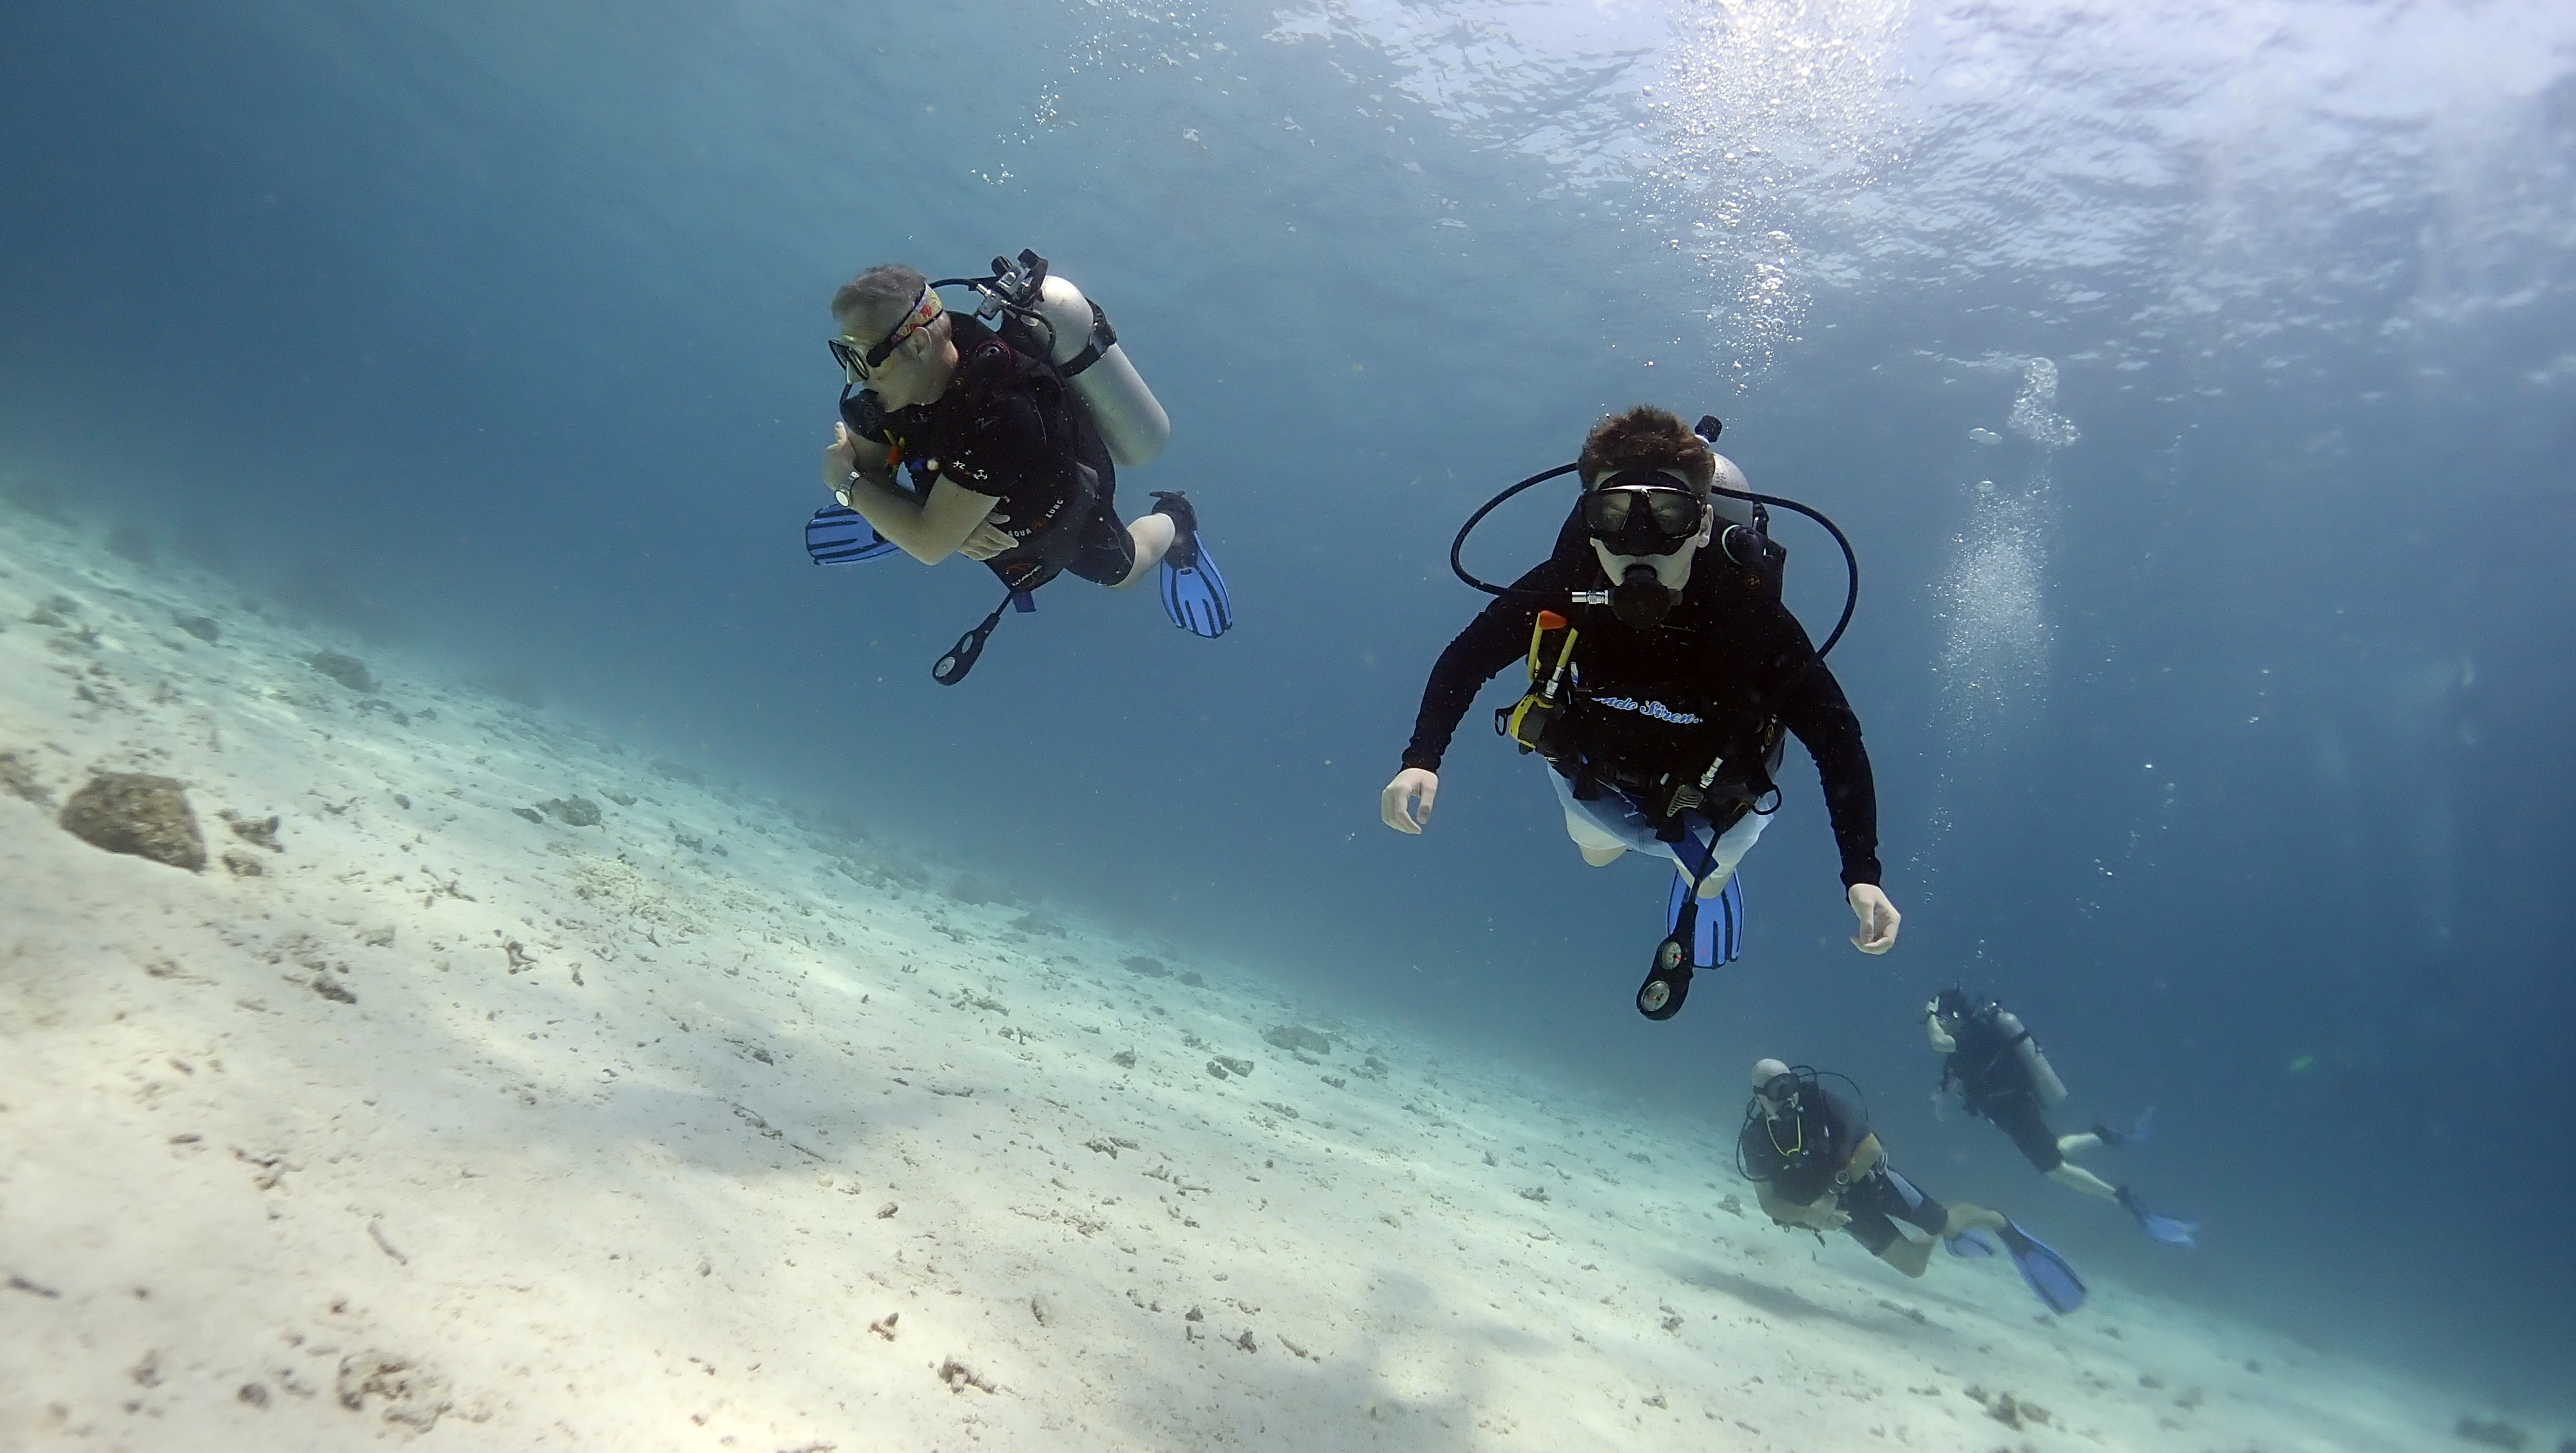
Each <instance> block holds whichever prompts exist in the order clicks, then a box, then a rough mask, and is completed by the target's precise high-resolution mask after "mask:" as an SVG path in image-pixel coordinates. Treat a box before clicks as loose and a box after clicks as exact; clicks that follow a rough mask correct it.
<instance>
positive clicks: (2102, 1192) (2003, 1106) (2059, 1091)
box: [1923, 986, 2200, 1246]
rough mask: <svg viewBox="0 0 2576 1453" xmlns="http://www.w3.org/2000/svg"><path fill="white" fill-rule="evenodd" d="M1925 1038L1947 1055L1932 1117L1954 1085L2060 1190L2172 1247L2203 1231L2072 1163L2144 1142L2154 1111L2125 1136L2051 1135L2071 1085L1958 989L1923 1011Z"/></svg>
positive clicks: (2015, 1028)
mask: <svg viewBox="0 0 2576 1453" xmlns="http://www.w3.org/2000/svg"><path fill="white" fill-rule="evenodd" d="M1923 1036H1924V1038H1925V1039H1927V1040H1929V1041H1931V1044H1932V1052H1933V1053H1935V1054H1938V1055H1942V1056H1945V1058H1943V1060H1942V1061H1941V1083H1940V1084H1939V1085H1938V1086H1937V1087H1935V1088H1934V1089H1933V1091H1932V1108H1933V1111H1934V1113H1936V1114H1937V1113H1939V1111H1940V1108H1941V1102H1942V1098H1943V1097H1944V1096H1946V1095H1947V1094H1948V1093H1949V1092H1950V1090H1951V1089H1952V1088H1953V1087H1956V1088H1957V1090H1958V1091H1959V1100H1960V1104H1961V1106H1962V1107H1963V1108H1964V1109H1966V1110H1967V1112H1968V1113H1969V1114H1971V1115H1974V1116H1977V1117H1979V1118H1980V1119H1984V1120H1990V1121H1992V1122H1994V1124H1995V1127H1996V1128H1997V1129H1999V1130H2001V1131H2003V1132H2004V1133H2005V1134H2006V1135H2009V1136H2011V1137H2012V1143H2013V1144H2014V1145H2015V1146H2016V1147H2018V1148H2019V1149H2020V1151H2021V1153H2022V1154H2023V1155H2024V1156H2026V1157H2028V1158H2029V1160H2030V1163H2031V1164H2032V1165H2034V1166H2037V1167H2038V1168H2039V1172H2040V1174H2042V1175H2044V1176H2046V1177H2048V1178H2049V1179H2050V1180H2053V1181H2055V1182H2057V1183H2058V1184H2059V1185H2061V1186H2066V1187H2068V1188H2070V1189H2073V1190H2076V1191H2079V1192H2081V1193H2083V1194H2085V1195H2088V1196H2093V1197H2096V1198H2097V1199H2100V1200H2105V1201H2111V1202H2114V1203H2116V1204H2117V1205H2118V1206H2119V1207H2120V1209H2122V1210H2124V1211H2126V1212H2128V1213H2129V1215H2130V1216H2131V1217H2133V1218H2134V1219H2135V1220H2136V1221H2137V1223H2138V1227H2139V1229H2140V1230H2143V1231H2145V1232H2146V1233H2147V1235H2149V1236H2150V1237H2153V1238H2154V1239H2155V1240H2158V1241H2161V1242H2163V1243H2164V1244H2165V1245H2167V1246H2189V1245H2191V1244H2192V1237H2193V1235H2194V1233H2196V1232H2197V1231H2198V1230H2199V1229H2200V1228H2199V1226H2198V1225H2197V1224H2196V1223H2194V1222H2190V1221H2184V1220H2178V1219H2176V1218H2175V1217H2172V1216H2160V1215H2158V1214H2156V1213H2155V1212H2153V1211H2150V1210H2148V1209H2147V1205H2146V1203H2145V1202H2144V1201H2141V1200H2140V1199H2138V1193H2137V1192H2135V1191H2133V1190H2131V1189H2130V1188H2128V1187H2127V1186H2114V1185H2112V1184H2111V1183H2110V1182H2108V1181H2106V1180H2104V1179H2102V1178H2101V1177H2100V1176H2097V1175H2095V1174H2093V1172H2091V1171H2089V1170H2086V1169H2085V1168H2084V1167H2082V1166H2080V1165H2076V1164H2075V1163H2073V1162H2072V1161H2069V1160H2068V1159H2067V1157H2068V1156H2070V1155H2075V1154H2078V1153H2080V1152H2083V1151H2087V1150H2091V1149H2093V1148H2094V1147H2096V1146H2101V1145H2112V1146H2118V1145H2128V1144H2132V1143H2134V1142H2137V1141H2141V1140H2144V1139H2146V1138H2147V1128H2148V1126H2149V1124H2150V1123H2151V1121H2152V1120H2153V1117H2154V1115H2155V1111H2153V1110H2152V1109H2151V1110H2149V1111H2148V1112H2147V1113H2146V1114H2144V1115H2141V1116H2139V1117H2138V1123H2137V1124H2136V1125H2135V1126H2133V1127H2132V1128H2131V1129H2129V1130H2127V1131H2126V1132H2123V1131H2118V1130H2113V1129H2112V1128H2111V1127H2110V1126H2108V1125H2103V1124H2099V1123H2097V1124H2095V1125H2094V1127H2093V1128H2092V1129H2091V1130H2089V1131H2078V1132H2077V1133H2075V1134H2073V1135H2058V1134H2055V1133H2054V1132H2052V1131H2050V1129H2049V1128H2048V1119H2047V1115H2048V1112H2049V1111H2050V1110H2053V1109H2055V1108H2056V1107H2057V1106H2058V1105H2060V1104H2062V1103H2064V1102H2065V1100H2066V1085H2065V1083H2064V1082H2063V1081H2061V1080H2059V1079H2058V1078H2057V1071H2056V1070H2054V1069H2052V1068H2050V1067H2049V1063H2048V1056H2047V1055H2045V1054H2043V1053H2041V1052H2040V1048H2039V1041H2037V1040H2035V1039H2033V1038H2031V1037H2030V1031H2029V1030H2028V1029H2026V1028H2024V1027H2023V1026H2022V1022H2021V1020H2020V1019H2019V1018H2018V1017H2016V1016H2015V1015H2014V1014H2013V1012H2012V1011H2011V1010H2009V1009H2006V1008H2004V1007H2003V1006H2002V1005H2001V1004H1998V1003H1996V1002H1995V1001H1994V1000H1991V999H1989V1000H1986V1001H1984V1002H1983V1003H1980V1002H1978V1001H1976V1000H1973V999H1971V998H1969V997H1968V991H1967V990H1965V989H1962V988H1958V987H1956V986H1953V987H1951V988H1947V989H1944V990H1942V991H1941V992H1940V993H1939V994H1938V995H1937V996H1935V997H1934V998H1933V1000H1932V1002H1931V1003H1929V1004H1926V1005H1924V1006H1923Z"/></svg>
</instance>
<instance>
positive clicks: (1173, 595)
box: [1154, 490, 1234, 641]
mask: <svg viewBox="0 0 2576 1453" xmlns="http://www.w3.org/2000/svg"><path fill="white" fill-rule="evenodd" d="M1154 513H1156V514H1158V515H1169V516H1170V517H1171V520H1172V526H1173V530H1174V533H1173V536H1172V548H1171V549H1170V550H1168V551H1166V552H1165V553H1164V555H1163V563H1162V565H1161V566H1160V567H1159V568H1158V574H1159V576H1160V579H1159V581H1158V582H1157V589H1158V592H1159V593H1160V594H1161V596H1162V598H1163V614H1165V615H1167V616H1170V617H1171V618H1172V624H1173V625H1176V626H1179V627H1180V628H1181V629H1182V630H1185V631H1187V632H1189V633H1190V634H1191V635H1193V636H1204V637H1206V638H1207V639H1209V640H1211V641H1213V640H1215V639H1216V638H1217V637H1219V636H1222V635H1224V634H1225V633H1226V632H1227V631H1228V630H1230V629H1231V628H1232V627H1233V625H1234V601H1233V599H1232V598H1231V597H1229V596H1228V595H1227V594H1226V593H1225V576H1224V575H1222V574H1220V573H1219V572H1218V570H1217V568H1216V559H1215V557H1213V556H1211V555H1209V554H1208V550H1207V545H1206V544H1205V543H1204V542H1202V541H1201V540H1200V539H1199V519H1198V511H1196V510H1194V509H1192V508H1191V507H1190V502H1189V500H1188V499H1187V498H1186V497H1184V496H1183V495H1182V494H1181V493H1180V492H1179V491H1178V490H1169V491H1157V492H1156V493H1155V495H1154Z"/></svg>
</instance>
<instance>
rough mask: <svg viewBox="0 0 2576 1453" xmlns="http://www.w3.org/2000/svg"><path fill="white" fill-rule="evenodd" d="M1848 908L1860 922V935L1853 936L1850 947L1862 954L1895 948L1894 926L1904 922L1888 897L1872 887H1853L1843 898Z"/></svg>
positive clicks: (1882, 951)
mask: <svg viewBox="0 0 2576 1453" xmlns="http://www.w3.org/2000/svg"><path fill="white" fill-rule="evenodd" d="M1843 896H1844V898H1845V899H1846V900H1847V901H1848V902H1849V903H1850V904H1851V911H1852V916H1853V917H1854V918H1857V919H1859V920H1860V931H1859V932H1857V933H1855V934H1853V935H1852V947H1853V948H1856V949H1859V950H1860V951H1861V952H1862V953H1865V954H1883V953H1885V952H1887V951H1888V950H1889V949H1892V948H1894V947H1896V926H1897V925H1898V924H1900V923H1902V922H1904V921H1905V917H1904V915H1903V914H1900V913H1898V912H1897V911H1896V905H1895V904H1893V903H1890V902H1888V901H1887V895H1886V894H1884V893H1882V892H1880V891H1878V885H1877V884H1875V883H1854V884H1853V885H1851V891H1850V892H1848V893H1846V894H1844V895H1843Z"/></svg>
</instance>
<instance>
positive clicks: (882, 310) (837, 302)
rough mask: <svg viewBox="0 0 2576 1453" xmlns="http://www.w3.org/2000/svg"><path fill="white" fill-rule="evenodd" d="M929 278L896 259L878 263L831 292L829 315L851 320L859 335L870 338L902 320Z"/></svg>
mask: <svg viewBox="0 0 2576 1453" xmlns="http://www.w3.org/2000/svg"><path fill="white" fill-rule="evenodd" d="M929 281H930V278H929V276H928V275H927V274H925V273H923V272H922V271H921V270H920V269H919V268H913V267H906V266H904V265H903V264H902V263H899V262H881V263H878V264H877V265H876V266H874V267H872V268H869V269H868V270H867V271H866V272H863V273H860V274H859V275H858V276H857V277H854V278H852V279H850V280H849V281H848V282H845V283H843V284H841V286H840V287H839V288H838V289H836V290H835V291H834V292H833V294H832V316H833V318H834V319H836V320H842V321H850V320H855V321H856V322H857V323H858V325H859V335H860V336H863V337H868V338H869V341H871V342H873V341H875V338H876V337H881V336H883V335H884V334H885V332H886V331H887V330H888V329H890V328H892V327H894V325H895V324H897V323H900V322H902V321H903V319H904V315H905V314H907V313H909V312H911V311H912V305H913V304H914V303H915V302H918V301H919V300H920V298H921V289H922V287H923V286H924V285H925V284H927V283H928V282H929Z"/></svg>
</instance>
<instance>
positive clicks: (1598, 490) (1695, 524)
mask: <svg viewBox="0 0 2576 1453" xmlns="http://www.w3.org/2000/svg"><path fill="white" fill-rule="evenodd" d="M1707 513H1708V506H1707V505H1706V504H1704V503H1702V502H1701V500H1700V497H1699V496H1698V495H1696V494H1693V493H1692V492H1691V491H1689V490H1687V489H1684V488H1682V487H1681V486H1680V485H1677V484H1675V483H1673V482H1672V480H1671V479H1670V478H1669V477H1668V476H1665V475H1662V474H1658V473H1656V472H1655V471H1653V470H1651V469H1642V470H1638V469H1632V470H1627V471H1625V472H1623V473H1619V474H1614V475H1612V476H1611V477H1610V478H1608V479H1605V480H1603V481H1602V482H1601V483H1600V484H1598V485H1596V486H1594V487H1593V488H1592V489H1591V490H1589V491H1588V492H1586V493H1585V494H1584V496H1583V530H1584V533H1585V534H1588V535H1590V536H1591V537H1592V538H1593V539H1595V540H1597V541H1599V542H1600V543H1601V547H1602V548H1603V549H1605V550H1607V551H1609V552H1610V553H1611V554H1613V555H1625V556H1628V557H1630V558H1632V559H1633V558H1635V557H1637V556H1640V555H1670V554H1671V553H1673V552H1674V551H1675V550H1678V549H1680V548H1681V547H1682V546H1684V545H1686V544H1689V543H1690V542H1691V541H1692V540H1693V539H1695V538H1697V536H1698V535H1699V531H1700V526H1701V524H1702V523H1703V522H1704V521H1705V520H1706V518H1707Z"/></svg>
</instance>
